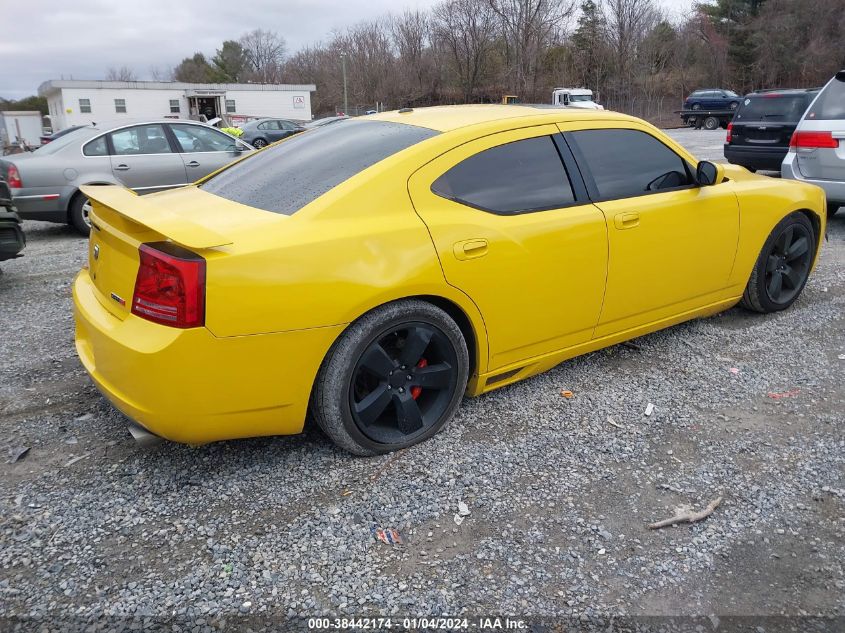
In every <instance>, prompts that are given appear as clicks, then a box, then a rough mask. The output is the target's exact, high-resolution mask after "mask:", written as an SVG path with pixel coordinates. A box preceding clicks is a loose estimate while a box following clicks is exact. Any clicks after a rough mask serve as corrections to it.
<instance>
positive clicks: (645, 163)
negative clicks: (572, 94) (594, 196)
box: [570, 130, 692, 200]
mask: <svg viewBox="0 0 845 633" xmlns="http://www.w3.org/2000/svg"><path fill="white" fill-rule="evenodd" d="M570 135H571V138H573V139H574V140H575V142H576V144H577V147H578V148H579V149H580V150H581V154H582V156H583V159H584V160H585V161H586V163H587V165H586V166H587V168H588V170H589V172H590V174H591V175H592V176H593V180H594V181H595V183H596V187H597V188H598V193H599V197H600V198H601V199H602V200H609V199H615V198H630V197H633V196H641V195H643V194H646V193H653V192H657V191H660V190H664V189H674V188H677V187H684V186H689V185H691V184H692V179H691V178H690V175H689V172H688V171H687V166H686V164H685V163H684V161H683V159H682V158H681V157H680V156H678V155H677V154H676V153H675V152H673V151H672V150H671V149H669V148H668V147H666V146H665V145H664V144H663V143H661V142H660V141H658V140H657V139H656V138H654V137H653V136H652V135H651V134H646V133H645V132H640V131H638V130H581V131H579V132H571V133H570Z"/></svg>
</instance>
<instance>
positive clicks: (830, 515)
mask: <svg viewBox="0 0 845 633" xmlns="http://www.w3.org/2000/svg"><path fill="white" fill-rule="evenodd" d="M673 134H676V135H677V136H678V138H680V139H681V140H682V142H689V141H692V142H690V143H689V144H690V145H691V146H693V149H694V151H696V152H698V154H699V155H700V156H702V157H707V158H714V159H716V158H719V157H720V155H721V139H722V138H723V136H724V133H723V132H722V131H715V132H706V131H693V130H679V131H677V132H673ZM25 228H26V230H27V233H28V237H29V246H28V248H27V250H26V256H25V257H24V258H22V259H19V260H16V261H13V262H7V263H5V264H3V271H4V273H3V274H2V275H0V332H2V333H3V335H2V345H0V352H2V353H0V425H2V431H3V433H2V440H0V441H2V447H0V448H2V454H3V456H4V458H5V456H6V455H7V454H8V455H11V454H12V453H13V452H15V450H16V449H17V448H18V447H29V448H30V450H29V453H28V454H27V455H26V456H25V457H23V458H22V459H20V460H19V461H17V462H16V463H14V464H13V463H9V461H7V459H3V460H2V461H3V463H2V464H0V616H11V615H30V616H43V617H44V618H45V619H44V620H43V622H44V623H54V624H53V628H54V630H59V629H61V630H67V629H69V628H72V627H73V626H74V625H80V624H81V623H85V622H86V621H88V620H91V619H92V618H95V617H101V616H140V615H146V616H159V617H161V616H168V617H170V616H174V615H175V616H184V617H185V618H186V621H187V622H189V624H188V625H187V626H186V627H185V628H184V629H183V630H209V629H210V628H211V627H216V628H220V627H221V620H220V619H219V618H220V617H221V616H224V617H225V616H229V617H230V618H231V617H233V616H236V615H238V614H248V615H251V616H266V615H273V616H278V617H282V616H294V615H299V616H313V615H326V614H358V615H373V616H374V615H382V616H383V615H391V614H392V615H400V614H401V615H414V616H432V615H441V614H452V615H455V614H468V615H470V614H519V615H531V616H567V615H571V616H574V617H576V618H581V619H588V618H600V617H604V616H608V615H623V614H629V615H704V616H707V615H712V614H718V615H719V616H720V617H724V616H729V615H750V616H765V615H771V616H778V615H783V614H787V615H805V614H810V615H838V616H845V604H843V596H845V575H843V560H845V538H844V537H845V505H843V501H845V478H844V477H843V464H845V458H844V457H843V456H844V455H845V450H844V449H845V440H843V433H842V428H843V427H842V424H843V418H845V415H843V411H845V387H843V377H845V360H842V355H845V321H843V317H842V315H843V306H845V284H843V282H844V281H845V266H843V265H844V264H845V211H843V212H841V213H840V214H839V216H838V217H836V218H834V220H833V221H832V223H831V226H830V239H829V241H828V242H827V243H826V244H825V248H824V254H823V257H822V260H821V263H820V265H819V267H818V269H817V270H816V272H815V273H814V275H813V276H812V277H811V280H810V282H809V284H808V286H807V288H806V290H805V291H804V294H803V296H802V297H801V299H800V300H799V301H798V302H797V303H796V304H795V306H793V307H792V308H791V309H790V310H788V311H786V312H784V313H780V314H777V315H771V316H760V315H756V314H749V313H746V312H744V311H742V310H741V309H738V308H737V309H733V310H730V311H728V312H727V313H724V314H722V315H719V316H716V317H713V318H709V319H703V320H697V321H693V322H690V323H686V324H683V325H680V326H677V327H674V328H671V329H669V330H666V331H663V332H660V333H656V334H653V335H650V336H647V337H643V338H641V339H638V341H637V345H638V346H639V348H638V349H635V348H631V347H625V346H616V347H613V348H610V349H607V350H603V351H599V352H596V353H593V354H589V355H587V356H583V357H581V358H578V359H575V360H572V361H570V362H567V363H565V364H563V365H562V366H560V367H558V368H556V369H554V370H552V371H550V372H548V373H546V374H544V375H542V376H539V377H536V378H533V379H530V380H528V381H525V382H522V383H520V384H518V385H514V386H511V387H507V388H504V389H502V390H500V391H497V392H495V393H493V394H489V395H487V396H483V397H481V398H477V399H473V400H466V401H465V402H464V404H463V406H462V407H461V409H460V411H459V413H458V415H457V417H456V419H455V420H454V421H453V422H452V423H451V424H450V425H449V426H448V427H447V429H446V430H445V431H444V432H443V433H441V434H440V435H439V436H437V437H436V438H434V439H433V440H431V441H429V442H426V443H425V444H423V445H421V446H418V447H414V448H412V449H409V450H406V451H403V452H400V453H398V454H395V455H391V456H382V457H377V458H371V459H362V458H355V457H351V456H350V455H348V454H346V453H344V452H341V451H339V450H337V449H335V448H334V447H333V446H332V445H330V444H329V442H328V441H327V440H326V439H325V438H324V437H322V436H321V435H319V434H318V433H316V432H309V433H306V434H305V435H303V436H298V437H287V438H268V439H258V440H245V441H236V442H224V443H218V444H214V445H210V446H203V447H198V448H192V447H188V446H181V445H175V444H168V443H165V444H160V445H158V446H156V447H153V448H148V449H144V448H141V447H139V446H138V445H136V444H135V443H134V441H133V440H132V439H131V438H130V436H129V434H128V433H127V431H126V427H125V420H124V419H123V418H122V417H121V415H120V414H118V413H117V412H115V411H114V410H113V409H112V408H111V407H110V406H109V405H108V404H107V403H106V402H105V401H104V399H103V398H102V397H101V396H100V395H99V394H98V393H97V392H96V390H95V389H94V388H93V387H92V386H91V383H90V382H89V380H88V379H87V377H86V375H85V374H84V372H83V371H82V370H81V368H80V366H79V364H78V362H77V360H76V357H75V353H74V349H73V344H72V336H73V327H72V316H71V308H70V306H71V300H70V293H69V286H70V282H71V279H72V276H73V274H74V272H75V271H76V270H78V269H79V267H80V266H81V265H82V263H83V262H84V260H85V252H84V251H85V243H84V241H83V240H82V239H80V238H78V237H75V236H74V234H73V233H72V232H71V231H70V230H69V229H67V228H66V227H62V226H57V225H48V224H42V223H34V222H28V223H26V226H25ZM562 389H568V390H571V391H572V392H573V393H574V396H573V397H572V398H571V399H567V398H563V397H561V390H562ZM649 403H652V404H653V405H654V412H653V414H652V415H651V416H648V417H647V416H645V415H644V411H645V409H646V407H647V405H648V404H649ZM610 420H612V421H613V423H611V422H610ZM719 496H721V497H722V498H723V501H722V505H721V506H720V507H719V508H718V509H716V511H715V512H714V513H713V515H712V516H710V517H709V518H708V519H707V520H706V521H703V522H701V523H697V524H695V525H692V526H683V527H674V528H667V529H664V530H658V531H650V530H647V529H646V526H647V524H648V523H650V522H652V521H655V520H659V519H662V518H665V517H668V516H671V515H672V514H673V513H674V510H675V509H676V508H677V507H679V506H684V505H689V506H693V507H695V508H702V507H704V506H705V505H706V504H707V503H708V502H710V501H711V500H713V499H715V498H716V497H719ZM459 503H465V504H466V506H467V508H466V509H467V510H468V511H469V514H468V516H466V517H465V518H464V519H463V521H462V523H461V525H457V524H456V521H455V518H454V516H455V514H456V513H457V512H458V509H459V505H458V504H459ZM373 526H380V527H392V528H396V529H397V530H399V532H400V533H401V535H402V538H403V539H404V544H403V545H393V546H392V545H387V544H385V543H381V542H378V541H376V540H375V539H374V538H373V535H372V533H371V528H372V527H373ZM60 621H63V622H64V623H63V624H59V623H58V622H60ZM104 621H109V622H111V623H112V624H114V622H116V621H120V620H116V619H115V618H111V619H106V620H102V621H101V622H104ZM575 621H576V622H577V621H578V620H575ZM755 621H756V620H755ZM0 622H2V620H0ZM236 622H240V623H241V624H242V623H244V622H247V620H236ZM278 622H279V623H280V622H282V621H281V620H279V621H278ZM229 623H230V626H229V630H234V629H233V626H234V628H239V625H237V624H236V625H233V624H232V620H231V619H230V620H229ZM841 623H842V621H841V620H840V621H839V624H841ZM29 624H32V622H30V623H29ZM705 624H706V625H707V626H706V627H705V628H704V629H702V628H701V625H699V629H697V630H708V631H709V630H713V627H715V625H716V624H717V622H716V621H715V620H714V619H712V618H711V619H710V620H708V621H707V622H705ZM711 624H712V626H711ZM770 624H771V623H770ZM289 626H292V625H290V624H288V625H281V624H279V625H278V627H277V628H280V630H283V629H285V628H289ZM193 627H197V628H193ZM2 629H4V627H3V625H2V623H0V630H2ZM92 630H93V629H92ZM168 630H170V629H168ZM173 630H179V629H178V627H176V628H174V629H173ZM672 630H680V627H675V628H673V629H672ZM751 630H754V628H753V627H752V629H751ZM757 630H763V627H760V628H758V629H757ZM765 630H767V631H771V630H774V629H773V628H771V626H769V627H768V628H765ZM830 630H833V629H830Z"/></svg>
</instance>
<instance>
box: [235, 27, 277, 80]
mask: <svg viewBox="0 0 845 633" xmlns="http://www.w3.org/2000/svg"><path fill="white" fill-rule="evenodd" d="M238 43H239V44H240V45H241V47H242V48H243V53H244V55H245V57H246V60H247V62H248V63H249V65H250V68H251V71H252V72H251V77H252V79H253V80H254V81H258V82H261V83H276V82H279V81H281V73H282V62H283V61H284V58H285V51H286V44H285V40H284V38H283V37H281V36H280V35H279V34H278V33H275V32H274V31H265V30H264V29H255V30H254V31H250V32H249V33H247V34H245V35H243V36H241V38H240V40H238Z"/></svg>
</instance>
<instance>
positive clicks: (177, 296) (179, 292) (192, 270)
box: [132, 242, 205, 328]
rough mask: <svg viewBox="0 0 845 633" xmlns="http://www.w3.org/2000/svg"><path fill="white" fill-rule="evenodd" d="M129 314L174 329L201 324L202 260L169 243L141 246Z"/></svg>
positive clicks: (203, 277) (203, 311)
mask: <svg viewBox="0 0 845 633" xmlns="http://www.w3.org/2000/svg"><path fill="white" fill-rule="evenodd" d="M139 255H140V259H141V265H140V266H139V268H138V275H137V277H135V293H134V294H133V296H132V314H134V315H137V316H139V317H141V318H142V319H147V320H148V321H153V322H154V323H161V324H162V325H169V326H171V327H178V328H190V327H200V326H202V325H204V324H205V260H204V259H203V258H202V257H200V256H199V255H196V254H194V253H192V252H191V251H188V250H185V249H184V248H181V247H179V246H176V245H175V244H171V243H169V242H161V243H155V244H141V247H140V249H139Z"/></svg>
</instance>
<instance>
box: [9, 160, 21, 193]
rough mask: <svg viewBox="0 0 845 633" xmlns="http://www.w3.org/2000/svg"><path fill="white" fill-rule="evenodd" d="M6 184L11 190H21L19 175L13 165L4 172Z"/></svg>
mask: <svg viewBox="0 0 845 633" xmlns="http://www.w3.org/2000/svg"><path fill="white" fill-rule="evenodd" d="M6 182H7V183H8V185H9V187H10V188H11V189H23V182H22V181H21V173H20V172H19V171H18V168H17V167H15V166H14V165H9V170H8V171H7V172H6Z"/></svg>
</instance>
